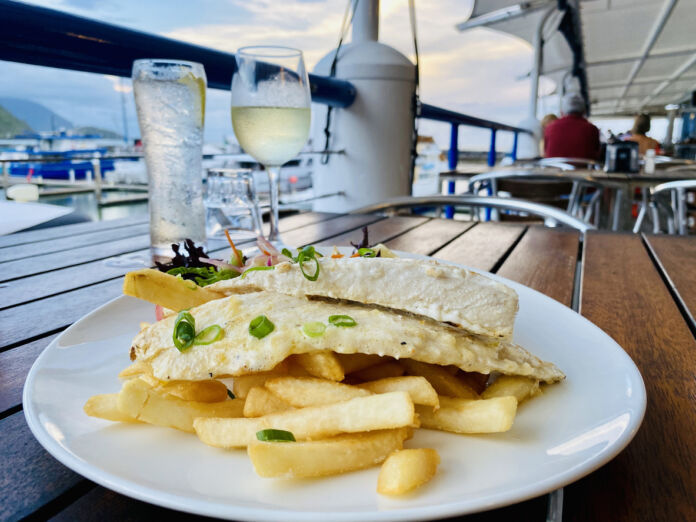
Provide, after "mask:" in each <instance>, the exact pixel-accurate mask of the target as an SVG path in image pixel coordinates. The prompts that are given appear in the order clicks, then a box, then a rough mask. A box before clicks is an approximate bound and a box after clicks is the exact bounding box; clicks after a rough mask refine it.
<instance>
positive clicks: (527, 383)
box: [481, 375, 539, 403]
mask: <svg viewBox="0 0 696 522" xmlns="http://www.w3.org/2000/svg"><path fill="white" fill-rule="evenodd" d="M538 393H539V381H537V380H536V379H530V378H529V377H519V376H517V375H501V376H500V377H498V378H497V379H496V380H495V382H494V383H493V384H491V385H490V386H489V387H488V388H486V390H485V391H484V392H483V393H482V394H481V398H482V399H492V398H493V397H506V396H508V395H512V396H513V397H515V398H517V402H518V403H521V402H522V401H524V400H526V399H528V398H530V397H533V396H534V395H536V394H538Z"/></svg>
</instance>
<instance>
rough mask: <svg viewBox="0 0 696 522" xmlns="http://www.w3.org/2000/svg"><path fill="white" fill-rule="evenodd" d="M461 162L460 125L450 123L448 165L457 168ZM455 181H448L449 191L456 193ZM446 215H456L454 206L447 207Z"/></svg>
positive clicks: (450, 216) (449, 217)
mask: <svg viewBox="0 0 696 522" xmlns="http://www.w3.org/2000/svg"><path fill="white" fill-rule="evenodd" d="M458 162H459V125H457V124H456V123H452V124H451V125H450V148H449V151H448V152H447V166H448V167H449V169H450V170H457V163H458ZM454 187H455V182H454V181H449V182H447V193H448V194H454ZM445 217H446V218H447V219H452V218H453V217H454V207H452V206H449V205H448V206H447V207H445Z"/></svg>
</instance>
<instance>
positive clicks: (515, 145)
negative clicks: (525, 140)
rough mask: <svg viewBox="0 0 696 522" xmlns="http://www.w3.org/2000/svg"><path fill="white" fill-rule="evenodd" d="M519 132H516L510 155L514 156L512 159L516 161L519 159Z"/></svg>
mask: <svg viewBox="0 0 696 522" xmlns="http://www.w3.org/2000/svg"><path fill="white" fill-rule="evenodd" d="M518 135H519V133H518V132H515V134H514V135H513V138H512V151H511V152H510V157H511V158H512V161H513V162H515V161H517V138H518Z"/></svg>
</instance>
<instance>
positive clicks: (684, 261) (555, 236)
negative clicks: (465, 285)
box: [0, 213, 696, 522]
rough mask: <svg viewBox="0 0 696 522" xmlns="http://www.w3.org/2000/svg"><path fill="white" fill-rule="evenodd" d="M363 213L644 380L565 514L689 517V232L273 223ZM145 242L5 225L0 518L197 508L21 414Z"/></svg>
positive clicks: (335, 239) (378, 237) (695, 513)
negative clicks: (88, 469)
mask: <svg viewBox="0 0 696 522" xmlns="http://www.w3.org/2000/svg"><path fill="white" fill-rule="evenodd" d="M365 225H367V226H369V230H370V240H371V241H372V242H385V243H386V244H387V245H388V246H389V247H391V248H394V249H400V250H405V251H409V252H414V253H418V254H426V255H433V256H435V257H437V258H441V259H446V260H449V261H455V262H457V263H462V264H466V265H470V266H473V267H476V268H480V269H483V270H488V271H491V272H495V273H498V274H500V275H502V276H505V277H508V278H510V279H514V280H516V281H519V282H520V283H523V284H525V285H528V286H530V287H532V288H535V289H536V290H539V291H540V292H543V293H545V294H547V295H549V296H551V297H552V298H554V299H556V300H558V301H560V302H561V303H563V304H565V305H568V306H573V307H574V308H576V309H578V310H579V311H580V312H581V313H582V314H583V315H584V316H586V317H587V318H588V319H590V320H591V321H593V322H594V323H595V324H597V325H598V326H599V327H601V328H602V329H604V330H605V331H606V332H607V333H609V335H611V336H612V337H613V338H614V339H616V341H617V342H618V343H619V344H620V345H621V346H623V347H624V349H625V350H626V351H627V352H628V353H629V354H630V355H631V357H632V358H633V360H634V361H635V362H636V364H637V365H638V367H639V368H640V370H641V372H642V374H643V378H644V379H645V384H646V388H647V392H648V409H647V414H646V417H645V421H644V424H643V426H642V428H641V429H640V431H639V432H638V434H637V436H636V438H635V440H634V441H633V442H632V443H631V444H630V445H629V447H628V448H627V449H626V450H624V451H623V452H622V453H621V454H620V455H619V456H618V457H617V458H616V459H614V460H613V461H612V462H610V463H609V464H607V465H606V466H604V467H602V468H601V469H599V470H598V471H596V472H594V473H592V474H591V475H589V476H588V477H586V478H584V479H582V480H580V481H578V482H576V483H574V484H572V485H570V486H567V487H566V488H565V502H564V517H563V520H566V521H587V520H595V521H612V522H613V521H634V520H651V521H652V520H665V521H667V520H669V521H675V520H696V498H695V496H696V494H695V492H696V453H695V451H694V448H695V447H696V340H695V337H694V336H695V334H696V322H695V321H694V317H695V316H696V261H695V260H696V238H693V237H692V238H688V237H665V236H638V235H619V234H609V233H590V234H589V235H588V236H587V237H586V238H585V240H584V241H581V238H580V237H579V235H578V233H577V232H575V231H569V230H562V229H548V228H541V227H537V226H532V227H527V226H524V225H504V224H493V223H479V224H474V223H469V222H461V221H454V220H439V219H429V218H425V217H410V216H409V217H392V218H384V217H381V216H375V215H337V214H319V213H306V214H297V215H294V216H290V217H287V218H284V219H282V220H281V222H280V230H281V232H282V233H283V238H284V240H285V241H286V242H287V243H288V244H293V245H298V246H299V245H305V244H309V243H312V244H320V243H321V244H328V245H332V244H336V245H346V244H348V243H349V242H350V241H353V242H356V241H359V240H360V238H361V237H362V234H361V232H360V228H361V227H362V226H365ZM148 241H149V240H148V226H147V223H146V222H145V221H143V220H142V219H140V220H139V219H126V220H118V221H106V222H99V223H85V224H78V225H70V226H65V227H61V228H54V229H46V230H38V231H35V232H25V233H18V234H14V235H10V236H4V237H0V440H1V441H2V444H0V485H1V486H2V495H0V499H1V500H0V520H14V519H18V518H21V517H25V516H33V517H34V518H37V519H46V518H51V517H55V519H56V520H66V521H68V520H70V521H72V520H100V521H102V522H104V521H109V520H124V519H131V520H137V519H143V518H145V517H153V516H158V515H162V516H167V517H170V518H173V519H176V520H181V519H189V518H195V517H190V516H189V515H184V514H180V513H174V512H172V511H170V510H166V509H163V508H159V507H155V506H151V505H148V504H145V503H143V502H139V501H136V500H132V499H130V498H128V497H125V496H122V495H119V494H117V493H113V492H111V491H109V490H107V489H105V488H102V487H101V486H97V485H95V484H94V483H92V482H90V481H88V480H86V479H84V478H83V477H81V476H79V475H77V474H75V473H73V472H72V471H70V470H69V469H67V468H65V467H64V466H63V465H61V464H60V463H58V462H57V461H56V460H55V459H53V457H51V456H50V455H48V454H47V453H46V452H45V451H44V450H43V448H42V447H41V446H40V445H39V444H38V442H36V440H35V439H34V438H33V436H32V435H31V433H30V431H29V428H28V427H27V425H26V423H25V421H24V415H23V413H22V402H21V401H22V397H21V393H22V386H23V384H24V380H25V378H26V375H27V372H28V371H29V368H30V367H31V364H32V363H33V361H34V360H35V359H36V357H37V356H38V354H39V353H40V352H41V351H42V350H43V349H44V348H45V347H46V346H47V345H48V344H49V343H50V342H51V341H52V340H53V339H54V338H55V337H56V335H57V334H58V333H59V332H60V331H61V330H63V329H64V328H66V327H67V326H69V325H70V324H71V323H72V322H74V321H75V320H77V319H78V318H80V317H81V316H83V315H84V314H86V313H87V312H89V311H90V310H92V309H93V308H95V307H97V306H99V305H101V304H103V303H105V302H106V301H108V300H110V299H112V298H114V297H116V296H118V295H120V293H121V284H122V275H123V274H124V273H125V272H126V269H125V268H117V267H113V266H108V265H106V264H105V263H104V260H105V259H107V258H110V257H112V256H116V255H121V254H127V253H139V252H144V251H146V250H145V249H146V248H147V246H148ZM216 246H217V247H222V244H220V243H215V244H214V245H213V247H216ZM224 252H225V250H221V251H220V253H224ZM57 392H59V391H58V390H57ZM549 422H553V419H549ZM546 505H547V497H546V496H542V497H539V498H537V499H533V500H530V501H527V502H523V503H521V504H517V505H515V506H510V507H508V508H503V509H500V510H496V511H492V512H489V513H483V514H478V515H473V516H471V517H468V518H466V520H475V521H490V520H498V519H505V520H516V521H523V520H535V521H542V520H545V514H546Z"/></svg>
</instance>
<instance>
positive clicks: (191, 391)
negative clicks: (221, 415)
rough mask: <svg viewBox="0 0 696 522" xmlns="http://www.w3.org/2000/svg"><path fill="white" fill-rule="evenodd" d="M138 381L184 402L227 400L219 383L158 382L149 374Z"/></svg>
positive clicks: (209, 381) (225, 388)
mask: <svg viewBox="0 0 696 522" xmlns="http://www.w3.org/2000/svg"><path fill="white" fill-rule="evenodd" d="M140 379H142V380H144V381H145V382H147V383H148V384H149V385H150V386H152V387H153V388H157V389H158V390H160V391H163V392H165V393H168V394H169V395H173V396H174V397H179V398H180V399H184V400H185V401H197V402H220V401H224V400H225V399H227V387H226V386H225V385H224V384H223V383H222V382H220V381H216V380H207V381H160V380H159V379H157V378H155V377H153V376H152V375H151V374H147V373H146V374H143V375H141V376H140Z"/></svg>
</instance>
